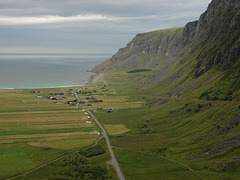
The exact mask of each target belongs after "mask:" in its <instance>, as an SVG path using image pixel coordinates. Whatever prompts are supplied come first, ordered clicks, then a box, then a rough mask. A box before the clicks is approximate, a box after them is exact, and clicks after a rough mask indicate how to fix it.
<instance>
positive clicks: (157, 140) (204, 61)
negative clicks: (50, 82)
mask: <svg viewBox="0 0 240 180" xmlns="http://www.w3.org/2000/svg"><path fill="white" fill-rule="evenodd" d="M91 71H92V72H95V73H98V74H103V73H104V79H105V80H106V82H111V86H112V87H115V88H116V89H117V91H116V92H117V93H120V94H121V95H124V96H127V95H128V96H130V97H131V98H130V101H131V99H133V96H134V97H135V98H139V99H141V100H144V102H146V106H145V107H142V109H141V108H139V109H137V108H135V109H128V110H119V111H117V112H115V113H113V114H112V115H111V119H110V118H109V119H108V121H109V122H112V121H114V119H117V120H118V121H119V122H121V123H122V124H125V125H126V126H127V127H128V128H129V129H133V131H134V129H135V130H136V129H139V127H140V128H141V127H144V128H145V129H147V130H148V131H147V132H146V134H147V135H142V134H141V135H138V134H137V135H136V132H132V134H130V133H129V134H126V135H122V136H119V137H114V138H112V139H113V141H114V142H115V145H116V146H118V145H119V144H123V145H124V148H125V149H129V150H130V151H131V152H132V149H133V148H132V146H131V144H134V151H136V152H137V153H141V154H146V155H148V157H150V156H153V157H155V156H157V157H160V156H161V157H162V156H164V158H165V159H168V160H170V161H171V162H178V163H179V164H181V165H183V164H185V165H186V166H185V167H190V168H189V169H190V171H192V170H193V172H195V175H197V174H198V175H199V176H200V177H202V178H199V179H237V177H239V175H240V174H239V172H240V157H239V153H240V148H239V147H240V131H239V130H240V126H239V123H240V104H239V100H240V1H239V0H212V2H211V3H210V4H209V6H208V8H207V10H206V11H205V12H204V13H203V14H202V15H201V16H200V18H199V20H197V21H194V22H189V23H187V24H186V26H185V27H179V28H172V29H166V30H159V31H154V32H148V33H142V34H138V35H136V37H134V38H133V39H132V40H131V41H130V42H129V43H128V44H127V46H126V47H124V48H121V49H119V50H118V52H117V53H116V54H115V55H114V56H113V57H111V58H110V59H108V60H106V61H105V62H103V63H102V64H99V65H97V66H95V67H94V68H92V69H91ZM106 118H108V117H107V116H104V119H106ZM134 119H135V120H136V121H133V120H134ZM119 122H118V123H119ZM130 122H131V123H130ZM112 123H117V122H115V121H114V122H112ZM140 123H142V124H140ZM139 139H141V140H139ZM128 144H129V145H128ZM153 153H156V154H154V155H153ZM129 161H130V160H129ZM132 161H134V160H132ZM131 163H132V162H131ZM142 163H144V161H143V162H142ZM148 163H149V162H148ZM125 165H127V164H124V163H122V166H123V167H124V166H125ZM212 171H213V172H214V173H213V174H214V175H213V174H211V172H212ZM232 172H234V173H232ZM165 173H166V172H165ZM209 174H210V175H212V176H209ZM129 177H130V176H129ZM189 179H191V178H189Z"/></svg>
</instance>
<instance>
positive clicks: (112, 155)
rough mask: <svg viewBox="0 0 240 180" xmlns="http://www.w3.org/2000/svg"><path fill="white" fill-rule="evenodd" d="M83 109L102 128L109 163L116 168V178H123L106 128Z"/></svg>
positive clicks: (122, 179) (121, 179)
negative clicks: (109, 155)
mask: <svg viewBox="0 0 240 180" xmlns="http://www.w3.org/2000/svg"><path fill="white" fill-rule="evenodd" d="M75 94H76V97H77V99H78V100H79V101H80V98H79V96H78V94H77V93H75ZM77 107H79V104H78V105H77ZM85 110H86V111H87V112H88V113H89V114H90V115H91V116H92V118H93V119H94V120H95V122H96V123H97V124H98V126H99V127H100V128H101V129H102V135H103V137H104V138H105V139H106V142H107V146H108V149H109V152H110V154H111V157H112V160H111V164H112V166H113V167H114V169H115V170H116V172H117V176H118V178H119V179H120V180H124V176H123V174H122V171H121V169H120V167H119V165H118V162H117V160H116V158H115V155H114V153H113V150H112V147H111V144H110V141H109V139H108V135H107V132H106V130H105V129H104V128H103V126H102V125H101V124H100V122H99V121H98V120H97V119H96V118H95V116H94V115H93V114H92V112H90V111H89V110H87V109H85Z"/></svg>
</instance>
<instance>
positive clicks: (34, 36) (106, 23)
mask: <svg viewBox="0 0 240 180" xmlns="http://www.w3.org/2000/svg"><path fill="white" fill-rule="evenodd" d="M208 3H210V0H171V1H170V0H121V1H119V0H91V1H89V0H0V39H1V41H0V49H1V47H4V46H8V47H11V46H14V48H15V49H16V46H19V47H20V46H21V47H24V46H26V51H27V47H44V48H52V49H58V48H59V49H61V50H62V49H68V50H73V51H76V52H83V51H88V52H89V51H97V52H99V51H100V52H112V51H115V50H117V49H118V48H120V47H122V46H124V45H125V44H126V43H127V42H128V41H129V40H131V39H132V38H133V37H134V36H135V34H137V33H142V32H147V31H153V30H157V29H163V28H170V27H177V26H184V25H185V24H186V23H187V22H188V21H193V20H196V19H197V18H198V17H199V15H200V14H201V13H203V12H204V10H205V9H206V7H207V5H208ZM82 16H89V17H91V16H96V18H95V19H94V18H92V19H91V18H89V19H84V20H83V19H81V18H80V17H82ZM76 17H78V19H77V18H76ZM41 18H49V19H43V20H42V19H41ZM54 18H55V19H54ZM17 22H18V23H17ZM21 49H23V48H21Z"/></svg>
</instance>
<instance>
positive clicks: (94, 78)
mask: <svg viewBox="0 0 240 180" xmlns="http://www.w3.org/2000/svg"><path fill="white" fill-rule="evenodd" d="M93 73H94V72H93ZM98 82H104V73H94V74H93V75H91V76H90V77H89V81H88V83H87V84H86V85H91V84H96V83H98Z"/></svg>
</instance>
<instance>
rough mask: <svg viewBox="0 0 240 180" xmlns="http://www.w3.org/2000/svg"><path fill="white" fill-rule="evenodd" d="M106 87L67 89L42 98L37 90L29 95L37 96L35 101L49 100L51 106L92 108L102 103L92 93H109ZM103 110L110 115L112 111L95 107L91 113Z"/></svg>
mask: <svg viewBox="0 0 240 180" xmlns="http://www.w3.org/2000/svg"><path fill="white" fill-rule="evenodd" d="M106 87H107V85H106V84H104V85H103V86H102V87H99V86H96V88H98V89H99V90H97V89H89V88H87V87H84V88H82V89H78V90H75V89H72V88H70V89H67V90H65V91H64V92H63V91H60V92H50V93H48V94H47V95H45V96H44V93H43V92H42V91H37V90H31V91H30V93H31V94H37V99H47V100H49V103H50V104H52V103H54V104H66V105H69V106H75V107H76V108H79V107H80V106H81V105H83V106H92V105H93V104H94V103H102V102H103V100H102V99H98V98H96V97H95V96H94V93H97V92H102V93H107V92H111V91H109V90H108V89H107V88H106ZM76 95H77V96H78V97H79V99H78V98H77V97H76ZM102 110H105V111H106V112H107V113H111V112H112V111H113V109H112V108H111V107H109V108H106V109H103V108H102V107H101V106H99V107H97V108H96V109H95V110H94V111H93V112H94V113H97V111H102Z"/></svg>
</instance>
